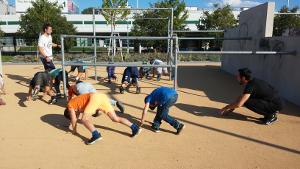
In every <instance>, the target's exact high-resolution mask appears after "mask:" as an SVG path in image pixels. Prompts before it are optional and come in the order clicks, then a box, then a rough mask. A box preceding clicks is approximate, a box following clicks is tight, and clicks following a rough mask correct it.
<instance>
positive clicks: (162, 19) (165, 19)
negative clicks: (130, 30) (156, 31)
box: [127, 17, 169, 20]
mask: <svg viewBox="0 0 300 169" xmlns="http://www.w3.org/2000/svg"><path fill="white" fill-rule="evenodd" d="M127 19H134V20H144V19H145V20H147V19H149V20H150V19H155V20H167V19H169V18H168V17H167V18H127Z"/></svg>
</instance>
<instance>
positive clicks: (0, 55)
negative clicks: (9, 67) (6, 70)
mask: <svg viewBox="0 0 300 169" xmlns="http://www.w3.org/2000/svg"><path fill="white" fill-rule="evenodd" d="M0 74H1V75H3V69H2V46H0Z"/></svg>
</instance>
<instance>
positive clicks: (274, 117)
mask: <svg viewBox="0 0 300 169" xmlns="http://www.w3.org/2000/svg"><path fill="white" fill-rule="evenodd" d="M277 120H278V119H277V115H276V114H273V115H272V116H270V117H267V118H266V119H265V122H264V123H265V124H266V125H270V124H272V123H274V122H276V121H277Z"/></svg>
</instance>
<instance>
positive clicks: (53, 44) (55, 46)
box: [52, 43, 61, 48]
mask: <svg viewBox="0 0 300 169" xmlns="http://www.w3.org/2000/svg"><path fill="white" fill-rule="evenodd" d="M52 47H54V48H57V47H59V48H61V46H60V45H58V44H56V43H52Z"/></svg>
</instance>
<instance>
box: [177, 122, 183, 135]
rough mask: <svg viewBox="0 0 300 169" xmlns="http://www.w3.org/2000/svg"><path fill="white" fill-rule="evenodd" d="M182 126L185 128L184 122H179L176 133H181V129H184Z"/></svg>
mask: <svg viewBox="0 0 300 169" xmlns="http://www.w3.org/2000/svg"><path fill="white" fill-rule="evenodd" d="M184 128H185V126H184V124H183V123H180V124H179V126H178V128H177V132H176V134H177V135H179V134H180V133H181V131H182V129H184Z"/></svg>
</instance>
